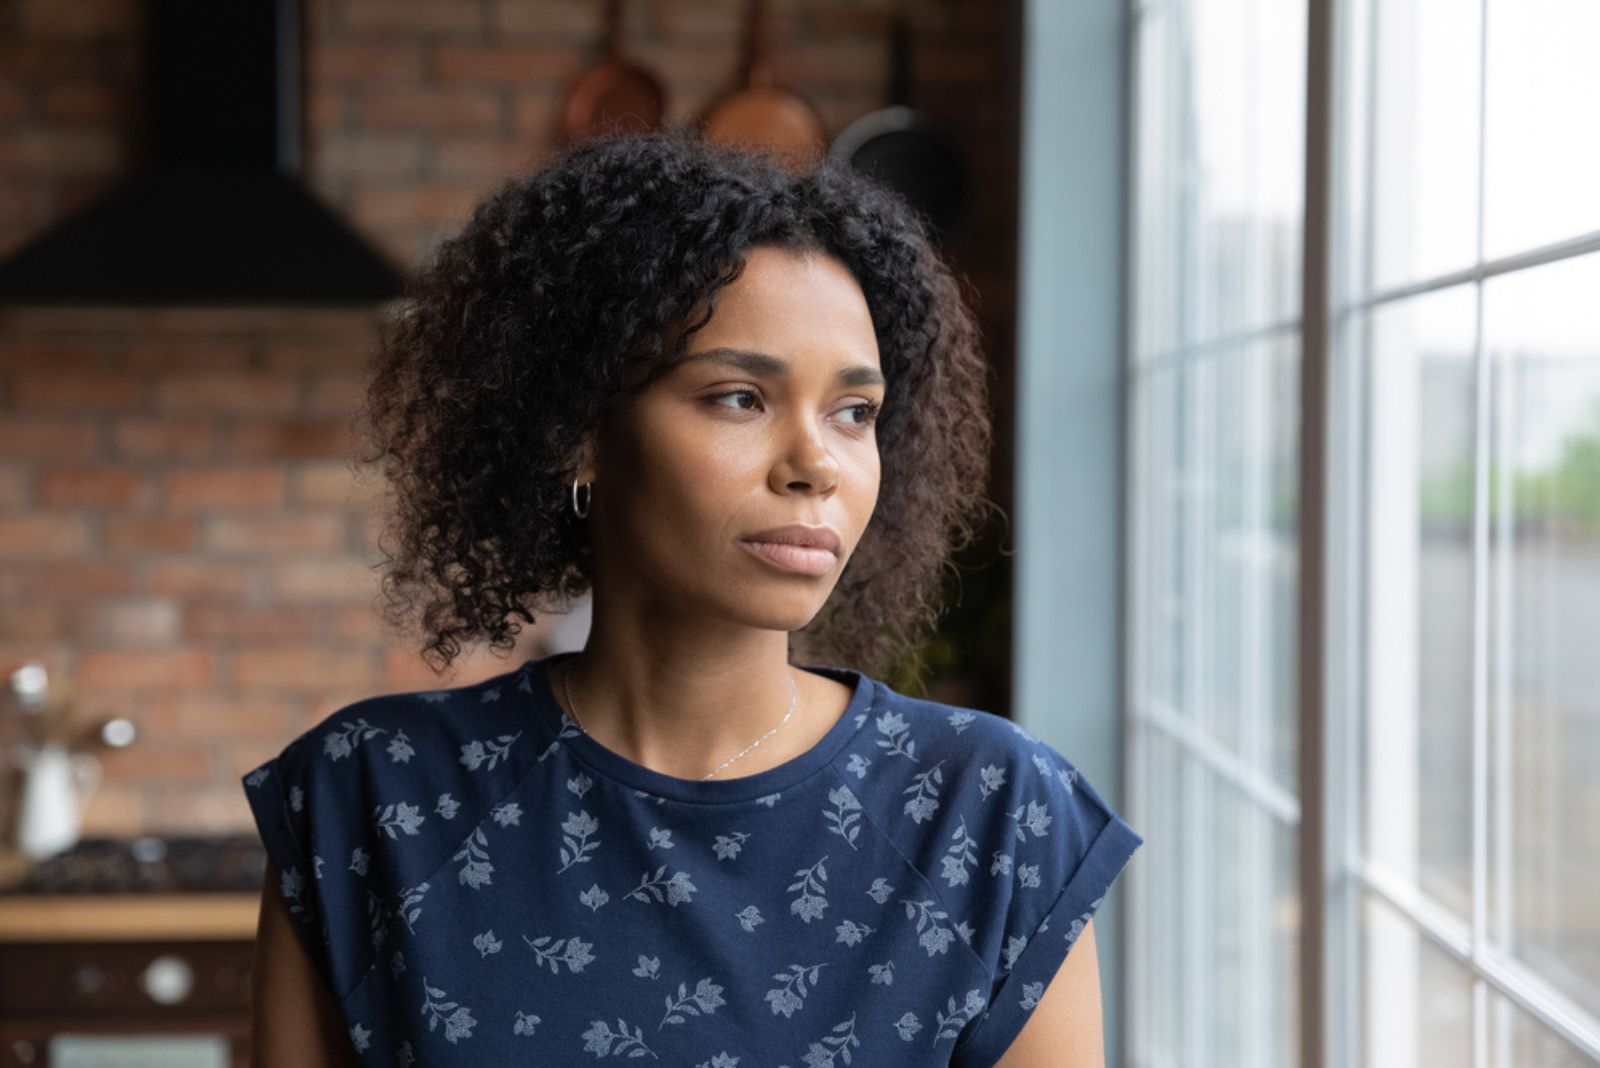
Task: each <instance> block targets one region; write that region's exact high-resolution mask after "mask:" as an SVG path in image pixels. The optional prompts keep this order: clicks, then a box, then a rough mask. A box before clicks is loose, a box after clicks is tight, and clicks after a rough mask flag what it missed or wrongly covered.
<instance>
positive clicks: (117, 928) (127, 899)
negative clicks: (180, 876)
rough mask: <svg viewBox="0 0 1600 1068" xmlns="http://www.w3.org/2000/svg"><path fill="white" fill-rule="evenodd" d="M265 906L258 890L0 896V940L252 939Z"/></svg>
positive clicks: (214, 940)
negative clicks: (243, 891) (240, 892)
mask: <svg viewBox="0 0 1600 1068" xmlns="http://www.w3.org/2000/svg"><path fill="white" fill-rule="evenodd" d="M260 909H261V898H260V897H259V896H258V895H253V894H120V895H112V894H54V895H51V894H35V895H31V896H28V897H0V942H11V943H16V942H122V941H130V942H133V941H137V942H148V941H161V942H170V941H210V942H217V941H243V942H248V941H251V940H253V939H254V938H255V936H256V920H257V918H258V916H259V914H260Z"/></svg>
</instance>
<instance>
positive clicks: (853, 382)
mask: <svg viewBox="0 0 1600 1068" xmlns="http://www.w3.org/2000/svg"><path fill="white" fill-rule="evenodd" d="M696 360H713V361H715V362H717V363H725V364H727V365H729V366H730V367H737V368H738V369H739V370H741V371H743V372H745V373H746V374H748V375H751V376H753V377H755V378H788V377H789V372H790V367H789V361H788V360H785V359H782V358H781V357H778V356H773V355H771V354H770V353H766V352H754V351H752V350H750V349H733V348H726V347H723V348H715V349H704V350H702V351H700V352H691V353H689V354H688V355H687V356H685V357H684V358H683V360H682V362H681V363H680V364H679V366H683V365H684V364H688V363H690V362H692V361H696ZM833 378H834V381H835V382H837V383H839V384H840V385H842V386H882V385H885V384H886V383H885V381H884V377H883V372H881V371H879V370H878V369H877V368H876V367H872V366H870V365H868V364H852V365H851V366H849V367H841V368H840V369H839V371H838V373H837V374H835V375H834V376H833Z"/></svg>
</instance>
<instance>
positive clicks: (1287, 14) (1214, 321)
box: [1180, 0, 1306, 341]
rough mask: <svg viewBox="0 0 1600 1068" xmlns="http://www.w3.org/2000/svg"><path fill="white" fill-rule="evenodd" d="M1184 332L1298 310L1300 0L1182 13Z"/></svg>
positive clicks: (1232, 330) (1259, 323)
mask: <svg viewBox="0 0 1600 1068" xmlns="http://www.w3.org/2000/svg"><path fill="white" fill-rule="evenodd" d="M1188 15H1189V20H1190V31H1189V32H1190V38H1189V45H1190V51H1189V56H1188V60H1189V62H1188V65H1187V67H1186V68H1180V69H1184V70H1185V71H1186V73H1187V74H1188V77H1189V83H1188V85H1187V86H1186V89H1187V90H1188V92H1187V93H1186V94H1185V104H1186V114H1187V116H1188V118H1189V121H1190V123H1191V124H1192V129H1191V130H1190V131H1189V140H1188V144H1190V145H1192V146H1193V147H1192V148H1191V150H1190V151H1191V152H1192V157H1190V158H1189V159H1188V160H1187V162H1188V163H1189V164H1190V166H1191V167H1192V168H1193V170H1192V178H1191V183H1192V184H1191V189H1190V193H1189V196H1190V198H1191V199H1190V201H1189V203H1188V204H1187V205H1186V208H1187V212H1186V215H1187V218H1186V219H1185V222H1186V223H1187V224H1188V227H1189V230H1190V233H1191V235H1192V246H1191V247H1192V250H1193V251H1192V253H1191V256H1192V259H1191V260H1190V262H1189V263H1188V264H1187V270H1186V272H1185V279H1186V280H1187V281H1188V282H1190V283H1191V285H1192V286H1193V289H1194V299H1193V301H1192V304H1191V316H1190V326H1191V329H1190V331H1189V333H1188V338H1189V340H1190V341H1211V340H1215V339H1217V338H1222V337H1229V336H1232V335H1236V334H1238V333H1241V332H1243V331H1246V330H1252V329H1259V328H1261V327H1264V326H1268V325H1270V324H1274V323H1282V322H1288V321H1292V320H1294V319H1295V318H1297V317H1298V316H1299V314H1300V238H1301V225H1302V221H1303V211H1302V207H1303V202H1304V184H1305V77H1306V75H1305V41H1306V13H1305V4H1304V3H1285V2H1282V0H1213V2H1209V3H1205V4H1195V5H1192V6H1191V7H1190V8H1189V11H1188Z"/></svg>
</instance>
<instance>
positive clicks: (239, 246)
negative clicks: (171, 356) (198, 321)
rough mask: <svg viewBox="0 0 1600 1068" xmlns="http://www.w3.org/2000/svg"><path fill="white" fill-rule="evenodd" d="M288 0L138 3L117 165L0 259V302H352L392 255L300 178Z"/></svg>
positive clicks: (378, 284)
mask: <svg viewBox="0 0 1600 1068" xmlns="http://www.w3.org/2000/svg"><path fill="white" fill-rule="evenodd" d="M300 3H301V0H228V2H225V3H219V2H218V0H145V3H144V5H143V7H144V13H145V21H144V44H145V48H144V63H143V66H144V73H145V76H144V92H143V95H142V105H143V107H142V112H143V114H142V122H141V124H140V127H139V131H138V137H137V139H136V151H135V153H134V163H133V170H132V173H131V174H130V176H129V177H128V178H126V179H124V180H123V181H122V182H121V184H119V185H117V186H115V187H114V188H113V189H112V190H111V191H110V192H109V193H108V194H107V195H106V196H104V197H103V198H102V199H100V200H99V201H98V202H96V203H93V204H91V205H89V206H87V207H86V208H84V209H83V210H81V211H80V212H78V213H77V214H75V215H73V216H70V217H68V218H66V219H65V220H63V221H62V222H60V223H59V224H57V225H55V226H53V227H50V228H48V229H47V230H46V231H45V232H44V233H42V234H41V235H39V237H38V238H36V239H35V240H33V241H31V242H30V243H28V244H26V245H24V246H23V247H22V248H20V249H19V250H18V251H17V253H16V254H15V255H14V256H12V257H11V258H10V259H9V260H8V261H7V262H5V263H4V264H0V303H7V304H18V303H28V304H70V305H81V304H118V305H172V304H184V305H193V304H200V305H239V304H247V305H263V304H266V305H277V304H325V305H338V304H345V305H348V304H365V303H372V302H378V301H383V300H387V299H389V298H391V297H394V296H397V295H398V294H399V293H400V290H401V282H402V279H401V274H400V271H399V270H398V269H397V268H396V266H395V265H394V264H392V263H391V262H389V261H388V260H387V259H386V258H385V257H384V256H383V255H381V254H380V253H379V252H377V251H376V250H375V249H373V247H372V246H371V245H369V244H368V243H367V242H366V241H364V240H363V239H362V238H361V237H360V236H359V235H357V234H356V233H355V232H354V231H352V230H351V229H350V228H349V227H348V226H347V225H346V224H345V223H343V222H342V221H340V219H339V218H338V217H337V216H336V215H335V214H334V213H333V212H332V211H331V210H329V208H328V207H327V206H325V205H324V204H323V202H322V201H321V200H320V199H319V198H318V196H317V195H316V194H315V193H313V192H312V191H311V190H310V189H309V188H308V187H307V186H306V185H305V183H304V181H303V179H302V177H301V173H302V163H301V160H302V156H303V148H304V144H303V142H304V128H303V123H302V121H301V112H302V107H303V105H302V101H303V99H304V93H303V88H304V78H303V76H302V56H303V50H302V44H301V9H300Z"/></svg>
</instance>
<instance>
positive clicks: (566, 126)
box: [557, 0, 666, 144]
mask: <svg viewBox="0 0 1600 1068" xmlns="http://www.w3.org/2000/svg"><path fill="white" fill-rule="evenodd" d="M602 27H603V33H604V41H605V58H604V60H603V61H602V62H601V64H600V65H599V66H598V67H594V68H592V69H590V70H588V71H585V72H584V73H583V74H582V75H581V76H580V77H579V78H578V80H577V81H576V82H574V83H573V85H572V88H571V89H569V90H568V91H567V98H566V102H565V103H564V104H563V105H562V108H561V120H560V125H559V127H558V129H557V137H558V138H559V139H560V141H561V142H562V143H564V144H570V143H571V142H573V141H581V140H584V139H586V138H589V137H593V136H594V135H596V134H600V133H605V132H608V131H611V130H633V131H641V132H642V131H645V130H654V129H656V128H658V127H659V126H660V125H661V122H662V117H663V116H664V115H665V114H666V91H665V90H664V89H663V88H662V87H661V81H660V79H658V78H657V77H656V76H655V75H653V74H651V73H650V72H649V71H647V70H645V69H644V68H643V67H641V66H640V65H639V64H637V63H634V62H632V61H631V60H629V59H626V58H624V56H623V55H622V0H605V12H604V16H603V23H602Z"/></svg>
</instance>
